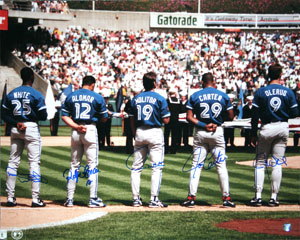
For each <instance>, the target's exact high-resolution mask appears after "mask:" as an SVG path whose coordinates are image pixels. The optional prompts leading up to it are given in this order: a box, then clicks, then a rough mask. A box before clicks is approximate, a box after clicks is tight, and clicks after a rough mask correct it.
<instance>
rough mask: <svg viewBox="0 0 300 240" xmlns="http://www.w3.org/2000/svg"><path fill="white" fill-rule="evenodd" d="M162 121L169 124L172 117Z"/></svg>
mask: <svg viewBox="0 0 300 240" xmlns="http://www.w3.org/2000/svg"><path fill="white" fill-rule="evenodd" d="M162 121H163V123H164V124H169V122H170V117H165V118H163V119H162Z"/></svg>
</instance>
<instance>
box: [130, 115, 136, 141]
mask: <svg viewBox="0 0 300 240" xmlns="http://www.w3.org/2000/svg"><path fill="white" fill-rule="evenodd" d="M129 119H130V126H131V131H132V135H133V137H135V133H136V126H135V120H134V116H132V115H130V117H129Z"/></svg>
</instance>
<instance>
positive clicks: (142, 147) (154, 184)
mask: <svg viewBox="0 0 300 240" xmlns="http://www.w3.org/2000/svg"><path fill="white" fill-rule="evenodd" d="M148 152H149V157H150V163H151V166H152V176H151V197H152V198H153V197H155V196H156V197H158V195H159V191H160V185H161V180H162V169H163V166H164V135H163V131H162V129H161V128H150V127H138V128H137V130H136V136H135V146H134V161H133V164H132V170H131V189H132V195H133V198H137V197H138V196H139V195H140V183H141V173H142V170H143V161H144V160H145V158H146V157H147V154H148Z"/></svg>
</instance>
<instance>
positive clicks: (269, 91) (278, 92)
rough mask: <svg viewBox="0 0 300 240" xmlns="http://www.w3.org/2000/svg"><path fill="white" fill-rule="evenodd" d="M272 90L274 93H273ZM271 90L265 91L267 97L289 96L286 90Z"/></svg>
mask: <svg viewBox="0 0 300 240" xmlns="http://www.w3.org/2000/svg"><path fill="white" fill-rule="evenodd" d="M271 90H272V91H271ZM271 90H266V91H265V94H266V96H267V97H268V96H273V95H281V96H286V94H287V91H286V90H283V89H278V88H276V89H271Z"/></svg>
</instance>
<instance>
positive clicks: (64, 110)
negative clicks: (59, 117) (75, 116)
mask: <svg viewBox="0 0 300 240" xmlns="http://www.w3.org/2000/svg"><path fill="white" fill-rule="evenodd" d="M62 111H63V112H66V113H70V112H69V111H67V110H66V109H62Z"/></svg>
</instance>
